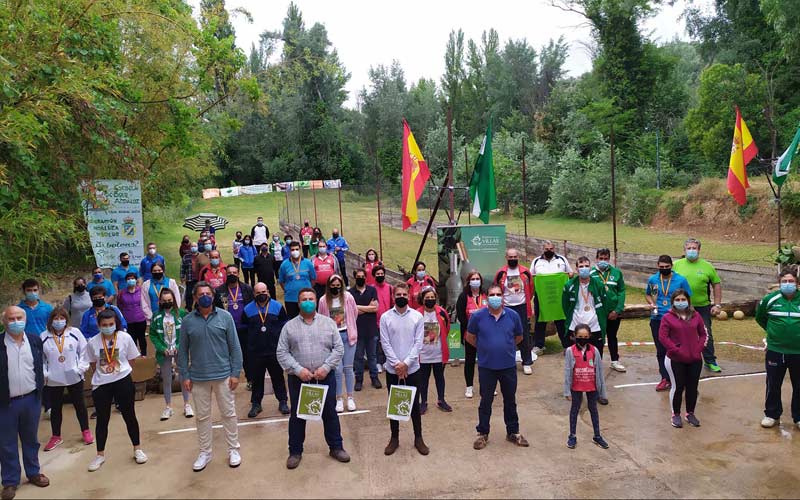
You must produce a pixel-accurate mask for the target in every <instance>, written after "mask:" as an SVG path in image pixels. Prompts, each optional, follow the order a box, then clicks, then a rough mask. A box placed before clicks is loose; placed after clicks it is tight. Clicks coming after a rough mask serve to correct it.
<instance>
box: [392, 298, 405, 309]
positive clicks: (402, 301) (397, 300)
mask: <svg viewBox="0 0 800 500" xmlns="http://www.w3.org/2000/svg"><path fill="white" fill-rule="evenodd" d="M394 303H395V304H397V307H405V306H407V305H408V297H395V299H394Z"/></svg>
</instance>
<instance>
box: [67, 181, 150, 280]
mask: <svg viewBox="0 0 800 500" xmlns="http://www.w3.org/2000/svg"><path fill="white" fill-rule="evenodd" d="M79 190H80V192H81V195H82V198H83V201H82V204H83V209H84V213H85V214H86V226H87V229H88V231H89V240H90V242H91V244H92V250H93V252H94V259H95V262H96V263H97V266H98V267H102V268H114V267H116V266H118V265H119V254H120V253H122V252H128V254H129V255H130V257H131V264H134V265H137V266H138V265H139V262H140V261H141V260H142V257H143V256H144V231H143V227H144V225H143V223H142V189H141V186H140V185H139V181H124V180H96V181H94V182H91V183H90V182H84V183H82V184H81V186H80V187H79Z"/></svg>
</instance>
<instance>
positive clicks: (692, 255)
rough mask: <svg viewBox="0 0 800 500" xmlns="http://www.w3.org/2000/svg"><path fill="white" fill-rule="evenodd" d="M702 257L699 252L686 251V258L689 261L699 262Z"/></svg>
mask: <svg viewBox="0 0 800 500" xmlns="http://www.w3.org/2000/svg"><path fill="white" fill-rule="evenodd" d="M699 255H700V252H699V251H698V250H686V258H687V259H689V260H697V257H698V256H699Z"/></svg>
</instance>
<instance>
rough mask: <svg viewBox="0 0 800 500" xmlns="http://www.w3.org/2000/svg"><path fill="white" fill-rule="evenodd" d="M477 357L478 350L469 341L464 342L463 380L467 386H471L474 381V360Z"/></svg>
mask: <svg viewBox="0 0 800 500" xmlns="http://www.w3.org/2000/svg"><path fill="white" fill-rule="evenodd" d="M477 357H478V350H477V349H476V348H475V346H474V345H472V344H470V343H469V342H466V341H465V342H464V382H465V383H466V384H467V387H472V385H473V382H474V381H475V360H476V359H477Z"/></svg>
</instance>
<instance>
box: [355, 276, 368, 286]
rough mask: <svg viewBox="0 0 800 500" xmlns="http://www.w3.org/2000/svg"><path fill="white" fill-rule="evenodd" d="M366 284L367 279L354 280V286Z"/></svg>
mask: <svg viewBox="0 0 800 500" xmlns="http://www.w3.org/2000/svg"><path fill="white" fill-rule="evenodd" d="M366 283H367V278H356V286H364V285H365V284H366Z"/></svg>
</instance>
